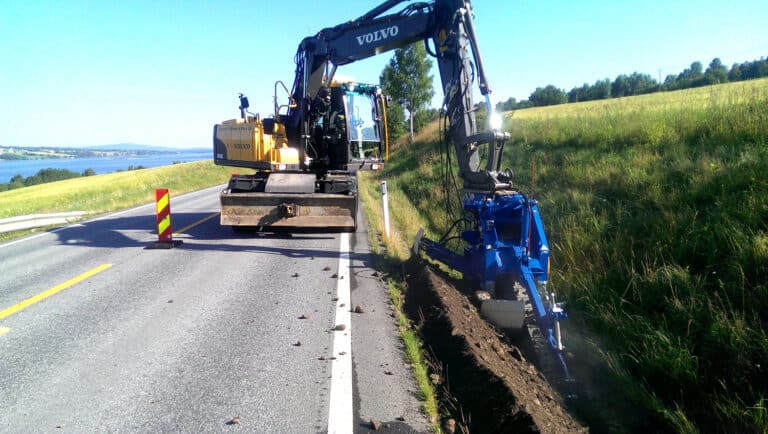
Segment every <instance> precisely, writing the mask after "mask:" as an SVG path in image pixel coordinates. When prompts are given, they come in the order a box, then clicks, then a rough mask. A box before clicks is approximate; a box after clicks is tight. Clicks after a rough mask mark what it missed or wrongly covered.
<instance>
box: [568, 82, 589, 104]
mask: <svg viewBox="0 0 768 434" xmlns="http://www.w3.org/2000/svg"><path fill="white" fill-rule="evenodd" d="M589 88H590V86H589V85H588V84H587V83H584V84H582V85H581V86H579V87H574V88H573V89H571V90H570V91H569V92H568V102H579V101H587V100H588V99H589Z"/></svg>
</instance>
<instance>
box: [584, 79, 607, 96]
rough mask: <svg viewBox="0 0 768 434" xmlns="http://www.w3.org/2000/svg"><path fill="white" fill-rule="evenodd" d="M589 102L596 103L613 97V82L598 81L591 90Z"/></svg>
mask: <svg viewBox="0 0 768 434" xmlns="http://www.w3.org/2000/svg"><path fill="white" fill-rule="evenodd" d="M588 97H589V100H590V101H594V100H597V99H606V98H610V97H611V80H609V79H607V78H606V79H604V80H597V81H596V82H595V84H594V85H592V86H591V87H590V88H589V95H588Z"/></svg>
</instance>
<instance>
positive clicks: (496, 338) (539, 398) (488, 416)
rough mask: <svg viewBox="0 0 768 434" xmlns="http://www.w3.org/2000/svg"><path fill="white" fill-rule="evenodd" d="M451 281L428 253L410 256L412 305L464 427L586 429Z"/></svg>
mask: <svg viewBox="0 0 768 434" xmlns="http://www.w3.org/2000/svg"><path fill="white" fill-rule="evenodd" d="M449 281H450V279H448V278H447V277H445V276H443V275H442V273H440V272H439V271H436V270H434V269H433V268H432V267H430V266H428V265H426V264H424V263H423V262H421V261H416V260H412V261H411V262H409V263H408V264H406V282H407V285H408V291H407V292H406V300H405V309H406V313H407V314H408V316H409V317H410V318H411V319H412V320H413V321H414V322H415V324H416V326H417V327H418V329H419V330H420V333H421V336H422V339H423V340H424V343H425V345H426V346H427V348H428V350H429V352H430V358H431V359H432V362H431V363H432V372H433V373H432V376H431V377H432V380H433V382H434V383H436V385H437V390H438V392H439V393H440V394H441V395H442V401H443V402H444V403H445V405H444V407H445V408H444V410H445V411H448V412H450V413H451V417H452V418H453V419H454V420H455V421H456V425H457V428H456V432H471V433H509V432H515V433H533V432H545V433H570V432H585V431H586V428H584V427H583V426H582V425H581V424H580V423H579V422H578V421H576V419H574V418H573V417H572V416H571V415H570V414H569V412H568V411H567V410H566V408H565V406H564V403H563V401H562V398H561V397H560V395H559V394H558V393H557V392H556V391H555V390H554V389H553V388H552V387H551V386H550V384H549V383H548V382H547V380H546V379H545V377H544V376H543V375H542V374H541V373H540V372H539V371H538V370H537V368H536V367H535V366H534V364H532V363H530V362H528V361H527V360H526V358H525V356H524V355H523V352H521V351H520V349H518V348H517V347H515V346H513V345H511V344H510V341H509V339H508V338H507V337H506V336H505V335H503V334H501V333H500V332H498V331H497V330H496V329H495V328H493V327H492V326H490V325H489V324H488V323H486V322H485V321H484V320H483V319H482V318H481V317H480V316H479V314H478V311H477V308H476V307H475V306H474V305H473V304H472V302H471V301H470V299H469V298H468V297H467V296H466V295H464V294H462V293H461V292H460V291H458V290H457V289H456V288H455V287H454V286H453V285H452V284H450V283H449Z"/></svg>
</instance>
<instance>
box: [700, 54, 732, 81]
mask: <svg viewBox="0 0 768 434" xmlns="http://www.w3.org/2000/svg"><path fill="white" fill-rule="evenodd" d="M704 81H705V82H706V84H718V83H727V82H728V68H726V67H725V65H723V62H722V61H721V60H720V58H719V57H715V58H714V59H712V61H711V62H710V63H709V67H707V70H706V71H705V72H704Z"/></svg>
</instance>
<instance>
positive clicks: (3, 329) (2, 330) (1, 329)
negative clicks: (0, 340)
mask: <svg viewBox="0 0 768 434" xmlns="http://www.w3.org/2000/svg"><path fill="white" fill-rule="evenodd" d="M9 331H11V329H9V328H8V327H0V336H2V335H4V334H6V333H8V332H9Z"/></svg>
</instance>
